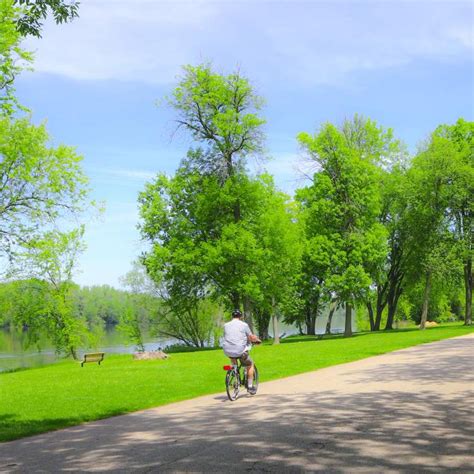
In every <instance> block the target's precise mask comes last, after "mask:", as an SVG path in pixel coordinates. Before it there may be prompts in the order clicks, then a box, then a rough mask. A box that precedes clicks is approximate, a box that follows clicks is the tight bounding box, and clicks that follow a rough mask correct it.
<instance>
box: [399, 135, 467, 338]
mask: <svg viewBox="0 0 474 474" xmlns="http://www.w3.org/2000/svg"><path fill="white" fill-rule="evenodd" d="M446 132H447V130H446V129H438V130H437V131H435V132H434V133H433V134H432V135H431V137H430V139H429V140H428V142H427V144H426V146H425V147H424V148H423V149H422V150H421V151H420V153H419V154H418V155H417V156H416V158H415V159H414V161H413V166H412V167H411V169H410V171H409V184H410V188H409V190H408V196H409V206H410V213H409V231H410V234H411V244H410V245H411V246H412V248H413V249H414V251H413V252H412V259H411V261H409V262H408V268H409V271H410V272H411V275H412V280H413V281H416V279H417V278H423V281H424V292H423V309H422V314H421V323H420V327H421V329H423V328H424V324H425V322H426V320H427V316H428V303H429V300H430V291H431V287H432V283H433V279H435V278H436V276H437V275H441V274H442V275H448V274H451V275H452V274H453V273H455V270H454V269H452V267H455V266H456V264H457V265H459V266H462V265H463V264H464V272H465V276H466V268H467V267H469V259H470V258H471V259H472V247H471V246H472V228H471V229H470V230H468V229H467V227H470V226H471V224H470V223H471V222H472V220H471V219H472V195H473V191H472V190H473V188H472V183H471V181H472V177H473V176H474V175H473V171H472V166H470V165H469V160H468V159H467V160H466V155H464V156H463V155H462V153H461V152H460V149H462V148H464V147H462V146H461V148H460V147H459V145H456V144H455V142H454V141H453V140H452V139H451V137H449V136H446ZM466 148H468V147H467V145H466ZM470 240H471V241H470ZM461 262H462V263H461ZM468 277H469V275H468ZM471 278H472V275H471ZM465 282H466V283H467V285H466V303H468V294H469V290H468V288H469V278H467V279H466V278H465ZM468 306H469V305H468ZM469 310H470V308H469V307H466V315H467V314H469V313H468V312H469Z"/></svg>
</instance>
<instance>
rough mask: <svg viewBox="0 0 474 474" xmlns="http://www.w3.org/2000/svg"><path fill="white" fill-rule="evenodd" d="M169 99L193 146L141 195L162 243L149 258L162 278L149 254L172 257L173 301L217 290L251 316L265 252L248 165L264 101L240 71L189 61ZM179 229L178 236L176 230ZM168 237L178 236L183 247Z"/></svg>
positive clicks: (147, 227) (151, 233)
mask: <svg viewBox="0 0 474 474" xmlns="http://www.w3.org/2000/svg"><path fill="white" fill-rule="evenodd" d="M168 102H169V104H170V105H171V107H172V108H173V109H174V110H175V112H176V114H177V123H178V128H180V129H183V130H185V131H187V132H188V133H189V134H190V135H191V137H192V138H193V141H194V144H195V148H194V149H191V150H190V151H189V153H188V156H187V158H186V159H185V160H183V163H182V165H181V167H180V169H179V170H178V172H177V173H176V176H175V177H174V178H173V179H171V180H169V179H167V178H166V177H164V176H161V177H159V178H158V179H157V181H156V182H155V183H154V184H153V185H151V186H148V187H147V189H146V191H145V192H144V193H143V194H142V196H141V198H140V200H141V204H142V217H143V219H144V225H143V227H142V229H143V232H144V234H145V235H146V236H147V238H149V239H150V240H151V241H152V242H153V243H155V244H157V245H155V246H154V250H153V251H152V252H151V253H150V255H149V256H148V257H147V258H146V259H145V263H146V265H147V267H148V268H149V271H150V274H151V275H152V276H153V277H154V278H156V279H157V280H156V281H159V278H160V277H158V275H157V273H162V268H163V266H162V264H158V265H152V264H151V263H150V262H151V261H152V258H151V257H152V256H153V261H154V262H159V261H161V262H166V259H167V258H172V259H173V261H174V264H173V265H168V267H167V268H166V270H167V271H166V278H167V282H168V285H171V286H170V287H169V288H168V292H169V295H170V296H171V297H173V298H174V301H175V302H178V301H181V303H180V304H189V303H190V302H192V301H195V302H197V301H199V300H200V299H202V298H205V297H206V295H207V294H208V293H209V292H212V293H214V294H219V295H220V296H221V297H222V298H223V301H224V303H225V304H226V305H228V306H234V307H239V306H240V305H242V304H243V305H244V310H245V312H246V315H247V318H249V322H250V323H251V320H250V301H251V299H256V298H258V294H256V292H257V290H256V287H257V285H255V284H254V283H253V282H254V280H255V278H256V277H255V272H254V267H255V265H256V262H257V259H258V253H259V251H260V250H257V246H256V244H255V241H256V236H255V234H254V233H253V228H254V227H255V225H256V224H255V215H256V211H255V209H254V208H255V203H258V200H259V196H258V194H259V189H261V184H262V183H261V182H258V181H256V180H252V179H249V178H248V176H247V173H246V170H245V165H246V160H247V158H248V157H249V156H251V155H256V154H260V153H261V152H262V141H263V132H262V125H263V123H264V120H263V119H262V118H260V117H259V116H258V112H259V110H260V108H261V105H262V100H261V99H260V97H258V96H257V95H256V94H255V93H254V91H253V89H252V86H251V85H250V83H249V81H248V80H247V79H246V78H245V77H243V76H241V75H240V73H238V72H237V73H233V74H229V75H222V74H218V73H215V72H214V71H213V70H212V68H211V66H210V65H200V66H196V67H194V66H187V67H185V68H184V74H183V77H182V78H181V80H180V82H179V84H178V86H177V87H176V89H175V90H174V92H173V93H172V94H171V97H170V98H169V99H168ZM259 186H260V188H259ZM163 206H165V207H164V208H163ZM168 232H169V234H167V233H168ZM175 232H177V233H178V234H179V235H180V238H176V237H173V234H174V233H175ZM169 242H179V243H180V244H179V248H180V250H179V252H178V247H175V246H174V245H171V244H169ZM162 243H163V244H164V245H162ZM217 244H218V245H217ZM171 250H173V252H172V253H170V251H171ZM182 260H184V263H182ZM152 266H153V267H154V268H152ZM157 268H159V269H160V270H159V271H157V270H156V269H157Z"/></svg>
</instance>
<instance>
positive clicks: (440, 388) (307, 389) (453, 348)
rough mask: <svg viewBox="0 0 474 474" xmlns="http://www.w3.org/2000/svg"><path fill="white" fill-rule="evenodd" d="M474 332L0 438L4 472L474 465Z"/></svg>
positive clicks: (443, 468) (391, 469) (462, 468)
mask: <svg viewBox="0 0 474 474" xmlns="http://www.w3.org/2000/svg"><path fill="white" fill-rule="evenodd" d="M473 361H474V335H470V336H463V337H459V338H455V339H447V340H444V341H441V342H436V343H431V344H425V345H422V346H417V347H413V348H410V349H405V350H401V351H397V352H392V353H390V354H386V355H382V356H376V357H372V358H370V359H365V360H362V361H358V362H352V363H349V364H344V365H339V366H336V367H330V368H327V369H323V370H319V371H316V372H311V373H308V374H303V375H298V376H295V377H290V378H287V379H284V380H279V381H274V382H267V383H264V384H261V386H260V389H259V393H258V395H257V396H256V397H253V398H252V397H248V396H247V395H245V396H244V397H242V398H240V399H239V400H238V401H237V402H234V403H230V402H228V401H227V400H226V398H225V397H224V395H213V396H206V397H201V398H198V399H195V400H190V401H186V402H180V403H175V404H172V405H168V406H165V407H161V408H155V409H151V410H146V411H141V412H137V413H133V414H130V415H125V416H118V417H115V418H109V419H107V420H103V421H99V422H94V423H88V424H85V425H82V426H77V427H74V428H70V429H65V430H60V431H56V432H52V433H46V434H43V435H39V436H34V437H31V438H26V439H23V440H18V441H13V442H9V443H4V444H0V472H2V473H3V472H28V473H32V472H60V471H70V472H79V471H80V472H84V471H96V472H103V471H112V472H130V471H133V472H143V473H148V472H159V473H165V472H228V473H233V472H285V473H287V472H330V473H359V472H360V473H377V474H380V473H384V474H387V473H395V472H396V473H418V472H426V473H441V472H449V473H451V472H460V473H461V472H462V473H470V472H471V473H474V455H473V453H474V417H473V402H474V370H473Z"/></svg>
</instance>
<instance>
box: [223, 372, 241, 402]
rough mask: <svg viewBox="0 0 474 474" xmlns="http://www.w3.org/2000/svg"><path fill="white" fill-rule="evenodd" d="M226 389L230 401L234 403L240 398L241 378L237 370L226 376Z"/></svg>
mask: <svg viewBox="0 0 474 474" xmlns="http://www.w3.org/2000/svg"><path fill="white" fill-rule="evenodd" d="M225 388H226V391H227V396H228V397H229V400H230V401H231V402H233V401H234V400H236V399H237V397H238V396H239V389H240V377H239V374H238V372H236V371H235V370H233V369H232V370H228V371H227V374H226V376H225Z"/></svg>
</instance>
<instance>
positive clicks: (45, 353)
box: [0, 328, 176, 372]
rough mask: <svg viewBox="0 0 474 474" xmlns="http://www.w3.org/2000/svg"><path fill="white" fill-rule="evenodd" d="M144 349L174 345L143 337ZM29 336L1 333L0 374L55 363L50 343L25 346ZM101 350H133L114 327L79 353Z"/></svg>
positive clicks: (43, 338)
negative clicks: (93, 344)
mask: <svg viewBox="0 0 474 474" xmlns="http://www.w3.org/2000/svg"><path fill="white" fill-rule="evenodd" d="M144 340H145V343H144V346H145V350H147V351H153V350H156V349H158V348H159V347H165V346H166V345H168V344H173V343H175V342H176V341H174V340H170V339H168V340H165V339H159V338H152V337H151V336H149V335H146V336H145V338H144ZM27 345H28V334H27V333H26V332H21V331H12V332H10V331H7V330H0V372H3V371H5V370H13V369H18V368H29V367H40V366H42V365H46V364H51V363H53V362H57V361H58V360H60V358H59V357H58V356H57V354H56V353H55V351H54V346H53V345H52V344H51V341H50V340H49V339H48V338H47V337H46V336H42V337H41V338H40V340H39V341H38V344H36V345H34V346H30V347H27ZM96 350H98V351H101V352H106V353H108V354H111V353H113V354H132V353H133V352H135V351H136V347H135V345H133V344H130V342H128V341H127V338H126V336H125V335H124V334H122V333H121V332H120V331H118V330H117V329H115V328H110V329H108V330H107V331H105V332H104V334H103V336H102V337H101V339H100V341H99V343H98V345H97V347H93V348H88V349H83V350H79V353H81V352H92V351H96Z"/></svg>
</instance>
